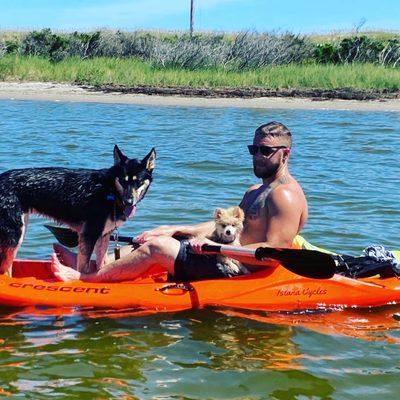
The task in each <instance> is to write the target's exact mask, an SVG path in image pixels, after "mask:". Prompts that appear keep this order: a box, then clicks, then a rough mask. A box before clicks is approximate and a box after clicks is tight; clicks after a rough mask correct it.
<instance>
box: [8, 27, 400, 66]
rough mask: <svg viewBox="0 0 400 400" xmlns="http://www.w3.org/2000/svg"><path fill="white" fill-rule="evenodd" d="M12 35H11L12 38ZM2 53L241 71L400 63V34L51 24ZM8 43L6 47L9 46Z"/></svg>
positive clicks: (14, 42)
mask: <svg viewBox="0 0 400 400" xmlns="http://www.w3.org/2000/svg"><path fill="white" fill-rule="evenodd" d="M6 39H7V38H6ZM1 43H2V44H1V49H0V55H1V54H4V52H5V53H13V52H16V51H18V52H19V53H20V54H23V55H29V56H41V57H45V58H48V59H50V60H51V61H53V62H57V61H60V60H62V59H64V58H65V57H66V56H73V57H79V58H82V59H86V58H91V57H118V58H128V57H134V58H139V59H141V60H145V61H150V62H151V63H152V65H153V66H155V67H172V68H185V69H189V70H194V69H201V68H206V69H207V68H214V67H223V68H225V69H227V70H233V71H241V70H250V69H257V68H262V67H265V66H277V65H288V64H292V63H295V64H310V63H315V62H316V63H322V64H327V63H330V64H351V63H355V62H357V63H376V64H381V65H384V66H392V67H398V66H400V39H399V38H397V37H394V38H388V37H380V38H375V37H371V36H366V35H355V36H350V37H345V38H342V39H340V38H337V39H336V40H334V41H333V42H329V43H328V42H326V43H319V44H315V43H314V42H312V41H311V39H310V38H309V37H305V36H299V35H294V34H292V33H282V34H277V33H257V32H241V33H238V34H235V35H233V34H232V35H227V34H204V33H199V34H195V35H193V36H190V35H189V34H187V33H155V32H144V31H134V32H123V31H112V30H102V31H95V32H88V33H80V32H73V33H69V34H54V33H52V31H51V30H50V29H43V30H42V31H39V32H38V31H33V32H30V33H28V34H26V35H25V36H24V37H22V36H19V38H18V39H17V38H16V36H15V35H14V36H13V37H12V38H11V40H8V41H7V40H5V39H3V40H2V42H1ZM4 48H5V50H4Z"/></svg>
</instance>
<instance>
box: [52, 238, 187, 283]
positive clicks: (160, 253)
mask: <svg viewBox="0 0 400 400" xmlns="http://www.w3.org/2000/svg"><path fill="white" fill-rule="evenodd" d="M179 249H180V242H178V241H177V240H175V239H173V238H171V237H167V236H165V237H157V238H154V239H152V240H150V241H148V242H146V243H144V244H143V245H142V246H140V247H139V248H138V249H137V250H135V251H133V252H131V253H129V254H126V255H124V256H123V257H121V258H120V259H119V260H116V261H112V262H111V263H109V264H107V265H105V266H104V267H103V268H102V269H101V270H99V271H97V272H95V273H93V274H83V273H80V272H78V271H76V270H74V269H72V268H70V267H67V266H65V265H63V264H61V262H60V261H59V260H58V257H57V255H56V254H55V253H53V255H52V270H53V273H54V275H55V276H56V277H57V278H58V279H59V280H61V281H64V282H68V281H73V280H82V281H85V282H121V281H128V280H133V279H135V278H137V277H139V276H141V275H142V274H144V273H145V272H146V271H148V270H149V269H150V268H151V267H152V266H153V265H155V264H159V265H162V266H163V267H164V268H165V269H166V270H167V271H168V272H169V273H170V274H172V275H173V274H174V264H175V259H176V257H177V255H178V253H179Z"/></svg>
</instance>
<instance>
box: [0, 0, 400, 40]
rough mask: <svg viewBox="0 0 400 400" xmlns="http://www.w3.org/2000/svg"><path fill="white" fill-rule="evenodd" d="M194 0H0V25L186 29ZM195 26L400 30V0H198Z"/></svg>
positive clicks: (204, 28) (214, 28)
mask: <svg viewBox="0 0 400 400" xmlns="http://www.w3.org/2000/svg"><path fill="white" fill-rule="evenodd" d="M189 5H190V0H12V1H11V0H0V6H1V8H0V9H1V13H0V29H2V30H3V29H40V28H44V27H49V28H52V29H55V30H75V29H76V30H90V29H96V28H117V29H125V30H135V29H156V30H158V29H159V30H184V29H188V25H189ZM195 6H196V14H195V29H198V30H202V31H240V30H248V29H251V30H257V31H273V30H275V31H276V30H278V31H286V30H289V31H292V32H295V33H318V32H321V33H328V32H332V31H338V30H339V31H342V30H346V31H349V30H352V29H354V27H355V26H357V25H358V24H359V23H360V22H361V21H365V23H364V25H363V29H384V30H396V31H400V0H380V1H377V0H297V1H296V0H247V1H246V0H195Z"/></svg>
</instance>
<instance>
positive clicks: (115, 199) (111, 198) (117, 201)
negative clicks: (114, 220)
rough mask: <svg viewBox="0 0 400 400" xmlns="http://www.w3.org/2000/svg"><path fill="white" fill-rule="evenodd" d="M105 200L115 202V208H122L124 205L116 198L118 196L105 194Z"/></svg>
mask: <svg viewBox="0 0 400 400" xmlns="http://www.w3.org/2000/svg"><path fill="white" fill-rule="evenodd" d="M106 199H107V200H108V201H115V204H116V205H117V206H120V207H122V208H123V207H124V203H123V201H122V200H121V199H120V198H119V197H118V196H116V195H115V194H114V193H109V194H107V195H106Z"/></svg>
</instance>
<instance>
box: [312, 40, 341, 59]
mask: <svg viewBox="0 0 400 400" xmlns="http://www.w3.org/2000/svg"><path fill="white" fill-rule="evenodd" d="M313 56H314V58H315V61H316V62H317V63H320V64H329V63H330V64H337V63H338V62H339V61H340V57H339V49H338V47H337V46H335V44H333V43H324V44H318V45H317V46H316V47H315V49H314V54H313Z"/></svg>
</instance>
